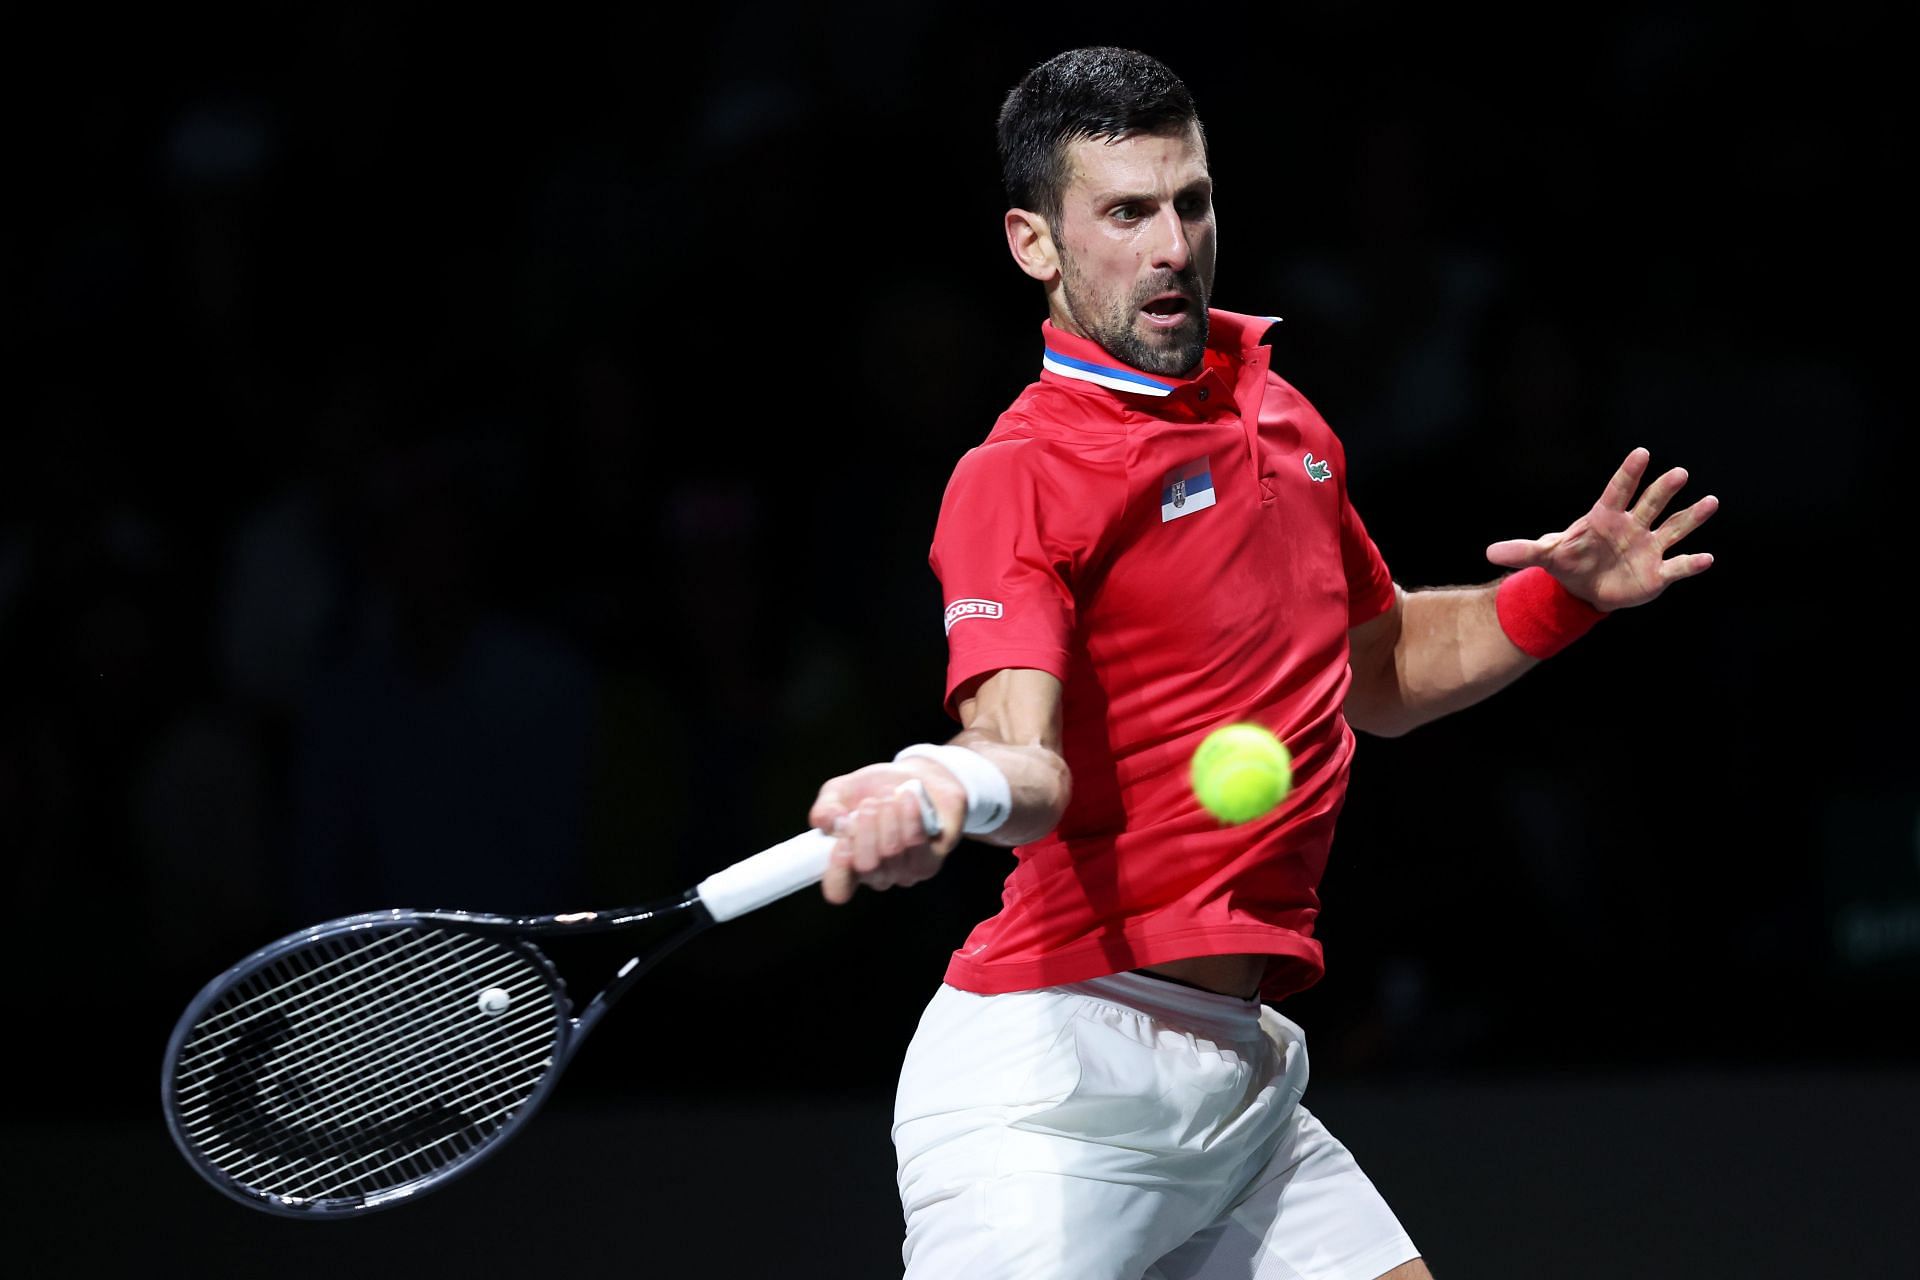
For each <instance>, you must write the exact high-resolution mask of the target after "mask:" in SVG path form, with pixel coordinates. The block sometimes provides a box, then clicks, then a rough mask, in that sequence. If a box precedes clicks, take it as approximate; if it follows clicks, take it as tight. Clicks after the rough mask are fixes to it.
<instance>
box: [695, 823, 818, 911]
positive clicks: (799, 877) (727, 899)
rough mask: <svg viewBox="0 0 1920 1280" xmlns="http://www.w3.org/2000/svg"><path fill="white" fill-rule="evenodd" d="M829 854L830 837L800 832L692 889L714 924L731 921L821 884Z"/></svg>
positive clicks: (708, 878) (716, 874) (715, 874)
mask: <svg viewBox="0 0 1920 1280" xmlns="http://www.w3.org/2000/svg"><path fill="white" fill-rule="evenodd" d="M832 852H833V837H832V836H830V835H828V834H827V833H826V832H824V831H802V832H801V833H800V834H799V835H797V836H795V837H793V839H791V840H782V841H781V842H780V843H779V844H776V845H774V846H773V847H772V848H771V849H763V850H761V851H760V852H759V853H756V854H754V855H753V856H752V857H751V858H744V859H742V860H741V861H739V862H736V863H734V864H733V865H732V866H730V867H728V868H726V869H725V870H724V871H716V872H714V873H713V874H712V875H710V876H708V877H707V878H706V879H705V880H702V881H701V882H700V883H699V884H697V885H695V886H694V892H695V893H697V894H699V895H700V901H701V903H702V904H704V905H705V906H706V908H707V912H708V914H710V915H712V916H713V918H714V919H715V920H731V919H733V918H734V917H735V916H743V915H745V914H747V912H749V911H757V910H759V909H760V908H761V907H764V906H766V905H767V904H768V903H769V902H777V901H779V900H780V899H781V898H784V897H786V896H787V895H788V894H790V893H794V892H796V891H798V890H800V889H804V888H806V887H807V886H808V885H810V884H818V883H820V877H822V876H824V875H825V874H826V873H827V856H828V855H829V854H831V853H832Z"/></svg>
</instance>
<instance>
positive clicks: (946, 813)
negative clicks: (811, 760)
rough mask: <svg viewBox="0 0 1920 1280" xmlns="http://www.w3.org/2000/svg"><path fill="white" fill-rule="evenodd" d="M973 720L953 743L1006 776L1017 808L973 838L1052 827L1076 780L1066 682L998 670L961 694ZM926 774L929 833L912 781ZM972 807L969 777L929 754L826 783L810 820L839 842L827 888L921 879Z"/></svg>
mask: <svg viewBox="0 0 1920 1280" xmlns="http://www.w3.org/2000/svg"><path fill="white" fill-rule="evenodd" d="M958 710H959V712H960V723H961V724H962V726H964V727H963V728H962V730H961V732H960V733H959V734H958V735H957V736H956V737H954V738H953V739H952V740H951V741H950V742H949V743H948V745H949V746H952V747H959V748H962V749H964V750H967V751H971V752H973V753H974V754H975V755H978V756H979V757H980V758H981V760H982V761H983V762H984V763H985V764H987V765H988V766H991V767H992V768H994V769H997V770H998V771H999V772H1000V774H1001V775H1002V776H1003V777H1005V779H1006V783H1007V793H1008V797H1009V799H1010V800H1011V811H1010V813H1009V814H1008V816H1007V818H1006V820H1005V821H1004V822H1003V823H1001V824H1000V825H999V826H998V827H996V828H995V829H994V830H993V831H991V832H988V833H984V834H976V835H974V836H973V837H972V838H974V839H977V840H981V841H984V842H985V843H988V844H997V845H1005V846H1012V845H1017V844H1024V843H1026V842H1027V841H1030V840H1037V839H1039V838H1040V837H1041V836H1043V835H1045V834H1046V833H1047V832H1049V831H1051V830H1053V828H1054V826H1055V825H1056V824H1057V823H1058V822H1059V821H1060V818H1061V815H1062V814H1064V813H1065V812H1066V809H1067V800H1068V798H1069V795H1070V794H1071V779H1070V777H1069V776H1068V772H1067V764H1066V761H1065V760H1064V759H1063V758H1062V757H1061V755H1060V721H1061V689H1060V681H1059V679H1058V678H1057V677H1055V676H1053V675H1051V674H1049V673H1048V672H1045V671H1038V670H1033V669H1029V668H1009V669H1006V670H1001V671H995V672H993V673H991V674H989V675H987V676H986V677H984V678H983V679H981V680H980V681H979V682H978V684H977V685H976V686H975V687H974V688H973V689H972V690H971V691H969V692H964V693H962V695H961V696H960V698H959V700H958ZM913 780H918V781H919V782H920V783H921V785H922V786H924V787H925V788H926V791H927V795H928V797H929V798H930V799H931V800H932V801H933V806H934V809H935V810H936V812H938V814H939V816H940V834H939V836H938V837H936V838H934V839H932V840H929V839H928V838H927V836H926V835H925V834H924V832H923V829H922V826H921V821H920V806H919V801H918V799H917V798H916V797H915V796H914V795H913V793H912V789H911V788H907V789H905V790H903V789H902V788H903V787H906V784H907V783H908V782H910V781H913ZM967 807H968V793H967V787H966V784H965V782H964V781H963V780H962V779H961V777H960V776H959V775H958V774H956V773H955V772H954V771H953V770H952V769H950V768H948V767H947V766H946V765H944V764H941V763H940V762H939V761H938V760H936V759H932V758H929V757H925V756H917V755H916V756H908V757H907V758H905V759H902V760H898V761H895V762H891V763H888V764H872V765H868V766H866V767H865V768H863V769H856V770H854V771H853V772H852V773H848V774H844V775H842V776H840V777H838V778H834V779H831V780H830V781H828V782H827V784H826V785H825V786H823V787H821V788H820V795H819V798H818V799H816V800H815V801H814V804H813V809H812V811H811V812H810V813H809V814H808V821H809V822H810V823H811V824H812V825H813V826H815V827H817V828H819V829H820V830H822V831H830V832H832V833H833V834H834V835H836V836H838V837H839V839H838V840H836V841H835V843H834V848H833V855H832V858H831V860H830V861H829V863H828V865H827V874H826V878H825V879H824V880H823V881H822V882H821V892H822V893H823V894H824V895H825V897H826V899H827V901H829V902H845V901H847V900H848V899H849V898H851V897H852V896H853V891H854V889H855V887H856V886H857V885H862V884H864V885H866V886H867V887H869V888H872V889H888V888H892V887H893V886H894V885H907V884H915V883H917V882H919V881H921V880H925V879H927V878H928V877H929V876H931V875H933V874H934V873H935V872H936V871H938V870H939V869H940V866H941V863H942V861H943V860H944V859H945V857H946V855H947V854H948V853H950V852H952V850H953V847H954V846H955V845H957V844H958V843H959V842H960V838H961V836H962V834H963V832H962V828H963V826H964V825H965V821H966V814H967Z"/></svg>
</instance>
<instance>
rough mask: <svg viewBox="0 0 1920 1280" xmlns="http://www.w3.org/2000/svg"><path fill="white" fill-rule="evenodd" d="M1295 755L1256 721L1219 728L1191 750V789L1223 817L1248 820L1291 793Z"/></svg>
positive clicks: (1228, 820) (1227, 820)
mask: <svg viewBox="0 0 1920 1280" xmlns="http://www.w3.org/2000/svg"><path fill="white" fill-rule="evenodd" d="M1292 787H1293V757H1292V756H1290V755H1288V754H1287V748H1286V744H1285V743H1283V742H1281V741H1280V739H1278V738H1276V737H1274V736H1273V734H1271V733H1269V732H1268V731H1267V730H1266V729H1265V728H1264V727H1262V726H1261V725H1257V724H1230V725H1227V726H1225V727H1224V728H1219V729H1215V730H1214V731H1213V732H1212V733H1210V734H1208V735H1207V736H1206V740H1205V741H1203V742H1202V743H1201V744H1200V749H1199V750H1198V751H1195V752H1194V753H1193V794H1194V795H1195V796H1196V797H1198V798H1199V801H1200V805H1201V807H1202V808H1204V809H1205V810H1206V811H1207V812H1208V813H1211V814H1212V815H1213V816H1214V817H1216V818H1218V819H1220V821H1222V822H1225V823H1229V824H1237V823H1242V822H1247V821H1250V820H1252V819H1254V818H1257V817H1259V816H1260V815H1261V814H1263V813H1265V812H1267V811H1268V810H1269V809H1271V808H1273V806H1275V805H1277V804H1279V803H1280V802H1281V801H1282V800H1284V799H1286V798H1287V792H1288V791H1289V790H1290V789H1291V788H1292Z"/></svg>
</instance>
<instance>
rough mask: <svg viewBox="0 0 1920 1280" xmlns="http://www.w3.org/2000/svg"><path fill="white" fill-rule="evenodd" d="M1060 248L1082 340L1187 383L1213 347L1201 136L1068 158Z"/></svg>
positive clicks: (1082, 150)
mask: <svg viewBox="0 0 1920 1280" xmlns="http://www.w3.org/2000/svg"><path fill="white" fill-rule="evenodd" d="M1067 161H1068V180H1067V189H1066V192H1065V193H1064V197H1063V199H1062V200H1061V208H1060V217H1059V219H1058V226H1056V227H1055V228H1054V229H1053V232H1054V236H1053V239H1054V245H1055V247H1056V248H1057V249H1058V250H1059V253H1060V268H1061V291H1062V295H1063V299H1064V301H1065V304H1066V309H1067V314H1068V315H1069V316H1070V317H1071V318H1072V320H1073V323H1074V324H1075V325H1077V326H1078V327H1079V329H1080V330H1081V333H1082V336H1084V337H1087V338H1091V339H1092V340H1093V341H1095V342H1097V343H1099V344H1100V345H1101V346H1102V347H1103V348H1105V349H1106V351H1107V352H1108V353H1109V354H1110V355H1114V356H1117V357H1119V358H1120V359H1121V360H1123V361H1125V362H1126V363H1128V364H1130V365H1132V366H1133V367H1134V368H1136V369H1143V370H1145V371H1146V372H1148V373H1158V374H1162V375H1176V376H1177V375H1180V374H1184V373H1186V372H1187V371H1188V370H1190V369H1192V368H1193V367H1194V366H1195V365H1196V364H1198V363H1199V362H1200V356H1201V354H1202V353H1203V352H1204V351H1205V350H1206V345H1207V299H1208V298H1209V297H1210V296H1211V295H1212V293H1213V256H1214V225H1213V179H1212V178H1211V177H1210V176H1209V175H1208V173H1207V154H1206V147H1205V145H1204V144H1203V143H1202V142H1201V139H1200V130H1199V128H1198V127H1197V126H1190V127H1189V128H1188V129H1187V130H1186V131H1185V132H1182V133H1177V134H1136V135H1134V136H1132V137H1128V138H1123V139H1121V140H1120V141H1118V142H1114V141H1111V140H1107V139H1082V140H1081V141H1079V142H1075V143H1072V144H1071V145H1069V146H1068V148H1067Z"/></svg>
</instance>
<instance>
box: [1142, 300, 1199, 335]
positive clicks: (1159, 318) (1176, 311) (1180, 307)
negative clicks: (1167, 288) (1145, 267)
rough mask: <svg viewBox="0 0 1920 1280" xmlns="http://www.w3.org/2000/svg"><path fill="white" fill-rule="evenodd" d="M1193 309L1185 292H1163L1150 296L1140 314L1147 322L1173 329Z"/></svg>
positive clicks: (1161, 327)
mask: <svg viewBox="0 0 1920 1280" xmlns="http://www.w3.org/2000/svg"><path fill="white" fill-rule="evenodd" d="M1192 309H1193V304H1192V303H1191V302H1189V301H1188V300H1187V298H1186V296H1185V295H1184V294H1178V293H1163V294H1161V295H1160V296H1159V297H1157V298H1149V299H1147V301H1146V303H1145V304H1144V305H1143V306H1142V307H1141V308H1140V314H1142V315H1144V316H1145V317H1146V318H1147V323H1148V324H1150V325H1152V326H1153V327H1154V328H1156V329H1172V328H1174V327H1176V326H1177V325H1179V324H1181V323H1182V322H1184V321H1185V320H1186V319H1187V316H1188V313H1189V312H1191V311H1192Z"/></svg>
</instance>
